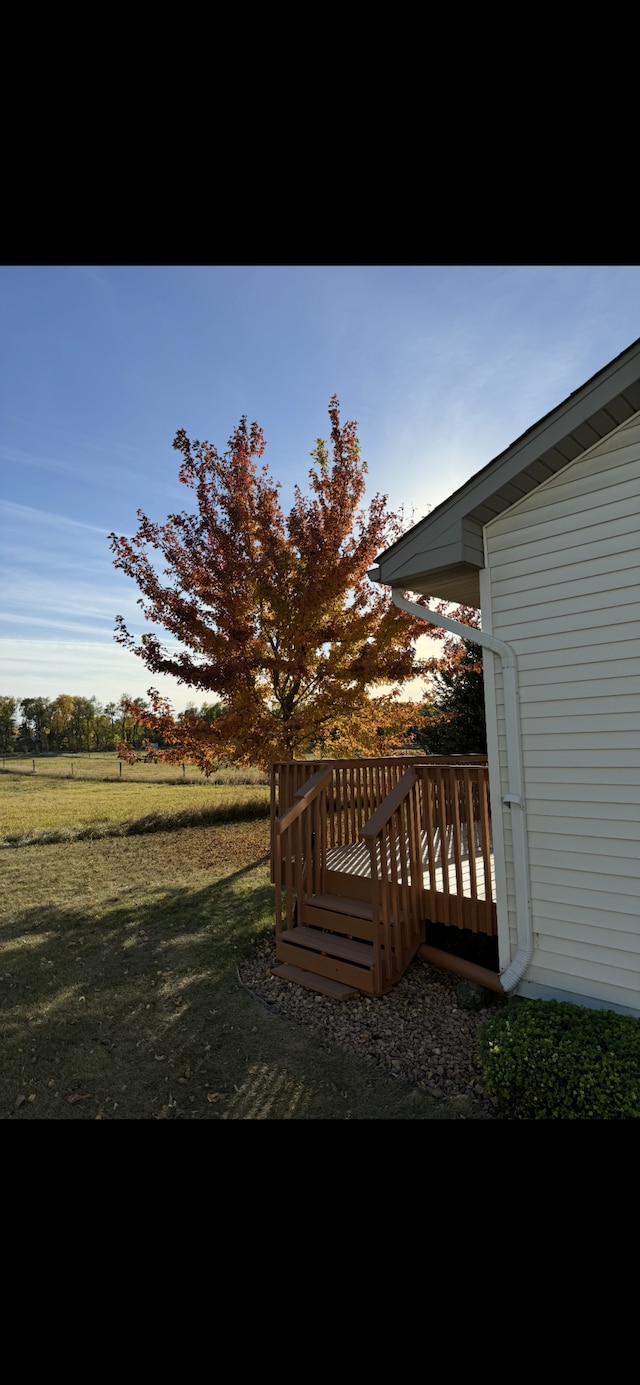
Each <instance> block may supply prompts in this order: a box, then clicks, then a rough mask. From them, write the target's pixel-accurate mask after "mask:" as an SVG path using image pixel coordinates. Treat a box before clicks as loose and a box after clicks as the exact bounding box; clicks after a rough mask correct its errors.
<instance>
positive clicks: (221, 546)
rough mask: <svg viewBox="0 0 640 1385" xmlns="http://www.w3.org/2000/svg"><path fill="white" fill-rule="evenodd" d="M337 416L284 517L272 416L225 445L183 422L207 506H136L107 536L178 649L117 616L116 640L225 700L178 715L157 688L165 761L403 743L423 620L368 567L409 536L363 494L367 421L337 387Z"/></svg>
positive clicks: (185, 456) (243, 425)
mask: <svg viewBox="0 0 640 1385" xmlns="http://www.w3.org/2000/svg"><path fill="white" fill-rule="evenodd" d="M329 418H330V421H331V447H330V449H329V447H328V446H327V444H326V442H325V441H324V440H323V439H321V438H319V439H318V441H317V443H316V446H315V448H314V449H313V451H312V453H311V456H312V458H313V466H312V467H311V469H310V471H309V480H310V495H309V496H307V497H305V496H303V494H302V492H301V490H300V488H299V487H298V486H296V487H295V491H294V503H293V506H292V508H291V509H290V511H289V513H288V514H287V515H286V516H285V515H284V514H283V512H282V509H281V506H280V501H279V490H280V486H279V484H277V483H275V482H274V481H273V480H272V478H271V475H270V473H269V471H268V468H267V466H266V464H262V465H261V466H258V462H259V459H260V458H262V456H263V453H264V450H265V442H264V438H263V434H262V430H261V429H260V428H259V426H258V424H257V423H253V424H252V425H251V426H250V427H249V426H248V425H247V420H246V417H245V418H242V420H241V422H240V424H239V425H238V427H237V428H236V429H235V430H234V432H233V433H232V435H231V438H230V439H229V447H228V450H227V452H225V453H224V454H223V455H222V456H221V455H219V453H218V452H217V450H216V448H215V447H214V446H213V445H212V444H211V443H209V442H198V441H194V442H191V441H190V440H189V438H188V437H187V435H186V433H185V431H184V430H183V429H181V430H180V431H179V432H178V433H177V434H176V437H175V440H174V443H173V446H174V448H175V449H176V451H178V452H179V453H180V454H181V456H182V462H181V465H180V472H179V476H180V480H181V482H182V483H183V484H184V485H185V486H188V487H189V488H190V489H192V490H193V491H194V493H195V497H196V501H197V510H196V512H195V513H191V514H187V513H185V512H183V513H181V514H175V515H170V516H169V518H168V519H167V521H166V523H164V524H156V523H153V522H152V521H151V520H150V519H148V518H147V517H146V515H144V514H143V513H142V511H138V518H139V527H138V531H137V533H136V534H135V536H134V537H133V538H125V537H120V538H118V537H117V536H116V535H115V534H111V535H110V540H111V548H112V551H113V552H114V553H115V562H114V566H115V567H116V568H119V569H120V570H121V571H123V572H125V573H126V574H127V575H128V576H129V577H131V578H132V579H133V580H134V581H135V583H136V585H137V586H138V588H139V590H140V591H141V593H142V596H141V598H140V600H139V603H138V604H139V605H140V606H141V607H142V610H143V612H144V615H145V618H146V619H147V620H148V621H150V622H153V623H157V624H158V625H160V626H162V627H163V628H164V630H165V631H166V632H168V633H169V635H171V636H172V637H173V638H174V640H175V641H176V642H177V644H178V646H179V649H178V652H175V653H173V652H170V651H167V650H166V649H165V648H164V647H163V645H162V643H161V641H160V638H159V636H158V634H157V633H155V632H151V633H149V634H145V635H143V636H142V637H141V639H140V641H139V643H137V642H136V640H135V639H134V637H133V636H132V635H130V634H129V632H128V630H127V629H126V627H125V623H124V620H123V618H122V617H121V616H118V617H116V621H117V631H116V636H115V638H116V640H118V642H119V643H121V644H123V645H125V646H126V647H127V648H129V649H131V650H133V652H134V653H135V654H137V655H138V657H139V658H141V659H142V661H143V663H144V664H145V665H146V667H147V668H148V669H149V670H150V672H151V673H163V674H173V676H174V677H176V678H177V679H178V680H179V682H181V683H184V684H186V685H187V686H189V687H192V688H197V689H199V690H200V691H201V692H202V693H204V694H205V695H206V696H207V698H209V697H210V696H211V694H213V695H215V698H216V699H217V700H220V702H221V703H222V706H223V711H222V714H221V715H219V716H216V717H215V718H211V717H209V718H207V719H204V718H203V717H200V716H199V715H198V714H197V713H196V712H195V711H193V710H192V711H190V712H187V713H184V714H183V715H182V717H181V718H180V722H178V721H177V720H176V718H175V716H174V713H173V711H172V708H171V705H170V704H169V702H168V701H167V700H166V699H164V698H162V697H161V696H160V695H159V693H158V692H156V691H155V690H154V689H150V690H149V694H148V695H149V698H150V701H151V711H150V712H149V713H147V714H146V715H145V717H144V720H145V724H146V726H147V728H148V730H149V733H150V736H149V739H150V740H154V741H157V740H158V739H160V738H162V741H163V742H164V744H165V745H169V747H170V748H169V749H168V750H164V751H163V752H162V755H161V758H163V759H169V760H172V761H177V760H181V759H185V758H189V759H190V760H191V761H192V762H194V763H196V764H198V765H199V766H200V767H201V769H203V770H204V772H205V773H209V772H210V770H211V769H212V768H213V767H214V765H215V763H216V762H217V761H218V760H219V759H220V758H222V757H227V758H230V759H233V760H235V761H236V762H238V763H240V764H248V763H251V764H253V765H257V766H267V765H268V764H269V763H270V762H272V761H274V760H280V759H294V758H297V757H301V756H303V755H304V754H305V752H306V751H308V750H309V749H313V750H314V752H315V753H318V752H321V753H322V754H325V755H327V754H329V755H332V756H340V755H349V754H354V753H361V754H381V753H384V752H385V751H388V750H389V749H390V748H391V747H392V746H396V745H397V744H398V738H400V744H402V743H403V737H404V735H405V734H406V730H407V728H408V726H409V725H410V723H411V721H412V720H415V709H413V708H412V706H411V704H408V705H407V704H404V705H402V704H400V703H399V701H398V697H399V687H400V686H401V685H402V684H403V683H405V682H406V681H407V680H409V679H411V678H414V677H416V675H418V674H420V673H421V672H422V671H423V665H422V664H421V663H420V662H419V660H418V659H417V656H416V651H415V640H416V638H417V637H418V636H419V635H422V634H424V633H425V630H426V628H427V627H425V626H424V625H423V624H422V623H421V622H420V621H414V620H412V619H411V617H409V616H407V615H405V614H404V613H403V612H401V611H399V610H398V609H397V608H396V607H395V606H394V605H393V603H392V601H391V597H390V593H389V592H386V591H384V590H380V589H379V588H377V587H376V586H375V584H373V583H371V582H369V581H368V580H367V577H366V573H367V569H368V568H369V567H370V566H371V564H372V563H373V561H374V559H375V557H376V555H377V554H378V553H379V552H380V551H381V549H383V548H385V547H387V546H388V545H389V544H390V543H391V542H393V541H394V540H395V539H396V538H397V537H399V534H400V533H401V532H402V517H401V515H396V514H393V513H390V512H388V511H387V508H386V496H382V495H376V496H375V497H374V499H373V500H372V501H371V502H370V503H369V505H368V507H364V505H363V499H364V493H365V485H366V481H365V477H366V471H367V468H366V463H365V462H363V461H362V460H361V456H360V446H359V443H358V438H357V433H356V424H355V423H345V424H341V422H340V414H339V404H338V400H337V398H336V397H335V396H334V397H333V398H332V400H331V402H330V405H329ZM154 551H155V553H156V554H158V555H159V557H160V558H161V560H162V564H161V570H160V572H159V571H158V570H157V568H156V567H155V566H154V563H153V562H152V556H151V555H152V554H153V552H154ZM389 686H391V687H392V691H391V692H389V691H388V689H389ZM380 689H383V691H382V692H381V693H380V695H379V696H375V697H372V696H371V693H372V692H375V691H376V690H378V691H379V690H380ZM385 689H386V690H385ZM122 753H123V754H125V755H128V754H129V753H130V752H127V751H126V750H125V749H124V748H123V751H122Z"/></svg>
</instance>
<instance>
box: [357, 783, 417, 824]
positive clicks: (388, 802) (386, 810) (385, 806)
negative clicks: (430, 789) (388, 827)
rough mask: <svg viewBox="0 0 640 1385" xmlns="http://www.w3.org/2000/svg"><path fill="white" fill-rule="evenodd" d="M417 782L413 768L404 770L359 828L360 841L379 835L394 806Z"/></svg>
mask: <svg viewBox="0 0 640 1385" xmlns="http://www.w3.org/2000/svg"><path fill="white" fill-rule="evenodd" d="M417 782H418V776H417V774H416V772H415V770H413V769H407V770H405V772H404V774H403V776H402V778H401V779H399V780H398V782H397V784H396V785H395V788H393V789H392V790H391V793H390V794H387V797H386V798H385V800H384V802H383V803H381V804H380V807H379V808H376V810H375V813H372V815H371V817H370V818H369V821H368V822H365V824H364V827H362V828H361V829H360V837H361V839H362V841H365V842H370V841H372V840H373V839H374V838H375V837H377V836H378V835H379V833H380V831H381V829H382V828H383V827H384V826H385V823H387V822H388V821H389V818H390V817H392V815H393V813H395V811H396V808H398V807H399V805H400V804H401V803H402V800H403V798H406V796H407V794H408V793H409V791H410V789H412V788H413V785H414V784H417Z"/></svg>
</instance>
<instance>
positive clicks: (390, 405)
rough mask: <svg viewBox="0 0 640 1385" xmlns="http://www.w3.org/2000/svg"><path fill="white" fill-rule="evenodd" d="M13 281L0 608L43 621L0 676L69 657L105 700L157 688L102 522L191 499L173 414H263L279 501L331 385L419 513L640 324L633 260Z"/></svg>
mask: <svg viewBox="0 0 640 1385" xmlns="http://www.w3.org/2000/svg"><path fill="white" fill-rule="evenodd" d="M0 292H1V293H2V303H3V313H2V320H1V321H0V352H1V353H2V360H3V378H2V390H1V397H0V478H1V479H0V488H1V490H2V496H3V498H2V500H0V611H1V613H2V616H3V618H4V624H3V626H2V629H3V631H5V632H7V634H9V632H12V631H15V632H17V631H19V630H20V629H21V627H22V629H23V630H24V632H25V633H32V634H33V635H34V638H33V639H16V640H11V639H8V638H7V639H1V640H0V657H2V658H4V660H5V662H4V663H2V667H1V669H0V692H2V691H4V690H5V683H6V681H7V679H8V678H9V671H10V672H11V679H12V680H13V679H15V680H16V690H17V691H21V692H22V693H23V694H24V695H27V694H28V692H29V691H30V690H34V688H33V685H34V684H35V682H37V683H38V686H39V687H41V685H42V680H43V679H44V681H47V680H48V679H49V678H50V677H51V678H53V673H54V671H58V672H59V673H60V676H61V677H62V674H64V673H65V668H66V675H68V674H69V670H70V669H71V670H72V671H73V672H74V675H75V670H76V668H77V670H78V677H80V675H81V674H82V678H83V679H85V680H86V682H85V684H83V686H88V684H90V683H91V681H92V680H95V679H98V682H94V683H93V686H89V687H88V693H89V694H90V693H93V692H95V693H96V695H98V696H101V697H106V696H107V694H106V692H105V690H104V688H103V686H102V683H101V682H100V680H101V679H103V678H104V679H105V680H107V681H109V680H110V679H111V676H112V672H113V671H114V670H115V672H113V678H114V679H115V685H114V684H113V683H112V682H110V683H109V686H110V687H112V688H113V693H114V695H115V694H117V693H118V692H119V691H122V689H123V687H127V686H128V684H129V678H130V679H132V680H133V681H132V682H131V685H130V691H131V692H132V693H133V694H134V695H138V694H140V695H144V692H145V690H146V688H147V686H149V684H150V683H151V682H152V681H153V680H152V679H151V678H150V676H149V675H148V674H147V673H146V671H145V669H144V665H143V664H142V662H141V661H140V660H139V659H136V658H135V656H133V655H132V654H130V653H128V652H127V651H126V650H123V649H122V648H121V647H120V646H118V645H116V644H115V642H114V641H113V639H112V630H113V624H114V621H115V616H116V614H118V613H121V614H123V615H124V617H125V620H126V621H127V624H128V625H129V626H130V628H131V629H132V630H133V631H135V632H141V631H143V630H147V631H148V630H149V629H150V628H151V627H150V626H149V624H148V623H146V622H145V621H144V619H143V617H142V613H141V611H140V608H139V607H138V606H137V604H136V602H137V598H138V596H139V593H138V591H137V589H136V587H135V584H134V583H133V582H130V581H128V580H127V579H126V578H125V577H124V575H123V574H122V573H120V572H118V571H116V570H115V569H114V567H113V555H112V554H111V552H110V550H109V544H108V534H109V533H110V532H111V531H115V532H116V533H117V534H119V535H120V534H123V535H128V536H131V535H133V534H134V533H135V531H136V529H137V511H138V509H142V510H143V511H144V512H145V513H146V514H148V515H149V516H150V517H151V518H152V519H155V520H158V521H160V522H162V521H163V520H164V519H165V518H166V515H167V512H171V511H175V510H182V509H185V510H187V511H191V510H193V508H194V506H195V497H194V495H193V493H192V492H191V491H189V490H187V489H186V488H185V487H184V486H180V485H179V484H178V479H177V475H178V467H179V458H177V456H176V453H175V452H174V451H173V448H172V446H171V444H172V441H173V438H174V436H175V433H176V431H177V429H178V428H181V427H184V428H185V429H186V430H187V433H188V435H189V436H190V437H191V438H196V437H199V438H201V439H202V438H208V439H209V440H210V441H211V442H212V443H214V444H215V445H216V447H217V448H218V450H219V451H220V452H224V451H225V450H226V446H227V439H228V438H229V435H230V433H231V432H232V430H233V429H234V428H235V426H236V425H237V423H238V421H239V419H240V417H241V415H243V414H246V415H247V417H248V419H249V421H250V422H252V421H253V420H254V419H255V420H257V421H258V422H259V423H260V424H261V426H262V427H263V429H264V432H265V436H266V439H267V452H266V456H265V460H266V461H267V463H268V465H269V467H270V468H271V470H272V473H273V475H274V477H275V479H276V480H278V481H280V482H281V484H282V491H281V500H282V505H283V509H284V510H285V512H286V511H287V510H288V508H289V506H290V505H291V503H292V501H293V489H294V486H295V484H296V483H298V484H300V485H301V487H302V489H303V491H306V490H307V486H308V470H309V466H310V464H311V460H310V457H309V453H310V451H311V448H312V447H313V446H314V444H315V440H316V438H317V437H319V436H321V437H324V438H327V437H328V435H329V421H328V417H327V405H328V402H329V399H330V398H331V396H332V395H333V394H334V393H336V394H337V395H338V397H339V399H340V403H341V412H342V417H343V419H344V420H346V419H352V418H354V419H356V420H357V421H358V431H359V436H360V441H361V445H362V455H363V457H364V458H365V459H366V461H367V463H368V466H369V472H368V481H367V493H368V496H369V497H371V496H373V494H374V493H375V492H377V491H382V492H384V493H386V494H388V496H389V503H390V506H391V507H392V508H393V509H398V508H400V507H401V506H404V508H405V512H406V513H411V512H412V511H413V517H414V519H420V518H421V517H422V515H424V514H425V513H426V512H427V511H428V509H429V508H434V507H435V506H436V505H438V504H440V503H441V501H443V500H444V499H445V498H446V497H447V496H448V495H450V494H451V493H452V491H454V490H456V489H457V488H458V487H459V486H460V485H462V484H463V482H464V481H466V480H467V479H468V478H469V477H470V476H471V475H472V474H473V473H474V472H475V471H477V470H478V469H479V467H481V466H484V465H485V464H486V463H487V462H488V461H490V460H491V459H492V457H494V456H496V455H497V454H498V453H499V452H500V451H502V450H503V449H504V448H505V447H507V446H508V445H509V444H510V443H511V442H513V441H514V440H515V439H516V438H517V437H518V436H520V435H521V434H522V433H523V432H524V431H525V430H526V429H527V428H529V427H530V426H532V425H533V424H534V423H536V422H537V420H538V419H539V418H541V417H542V416H543V415H544V414H545V413H547V412H548V411H549V410H550V409H552V408H554V407H555V406H556V405H557V404H559V403H560V402H561V400H562V399H563V398H565V397H566V396H567V395H568V394H569V393H570V392H571V391H572V390H574V389H576V388H578V387H579V386H580V385H581V384H582V383H583V382H584V381H585V380H586V379H588V378H589V376H591V375H592V374H594V373H595V372H596V371H597V370H599V369H600V368H601V367H602V366H604V365H606V363H607V361H609V360H610V359H611V358H612V357H613V356H615V355H616V354H617V353H618V352H620V351H622V350H623V349H624V348H625V347H626V346H628V345H629V344H630V342H632V341H633V340H635V339H636V338H637V337H638V335H639V328H638V304H639V302H640V267H638V266H576V267H571V266H569V267H566V266H455V265H453V266H450V265H449V266H410V265H409V266H401V265H400V266H398V265H395V266H384V265H381V266H366V265H365V266H362V265H356V266H325V265H319V266H313V265H312V266H290V267H289V266H209V267H207V266H202V267H200V266H167V267H162V266H142V267H136V266H111V265H110V266H106V267H105V266H86V265H84V266H60V267H56V266H50V267H47V266H36V267H29V266H18V267H15V266H13V267H12V266H4V267H0ZM158 565H159V567H160V569H161V568H162V560H161V559H160V560H159V564H158ZM56 631H59V632H60V634H61V635H68V637H69V638H68V640H67V641H66V643H65V642H64V641H55V640H53V641H52V640H51V639H48V638H45V637H46V636H47V632H51V633H52V634H53V633H55V632H56ZM36 632H37V633H38V634H40V633H41V634H42V639H40V638H35V636H36ZM158 634H159V635H160V636H161V637H162V634H163V632H162V630H161V629H160V630H159V631H158ZM9 656H10V658H11V663H10V664H7V662H6V659H7V658H8V657H9ZM123 660H124V661H125V662H123ZM52 661H53V662H52ZM56 661H57V662H56ZM125 669H126V670H128V673H127V675H126V676H125V672H124V671H125ZM25 680H26V683H28V684H29V686H26V685H25ZM56 680H57V672H56V679H54V681H53V683H50V684H49V686H50V691H51V693H52V694H53V693H55V691H59V690H60V687H56ZM67 683H68V677H67V676H65V677H64V679H63V684H62V685H64V684H67ZM18 685H19V686H18ZM7 690H8V689H7ZM78 690H80V689H78ZM181 696H182V699H183V701H182V703H181V704H178V703H177V705H185V703H186V701H188V700H189V699H190V693H189V691H188V690H184V689H182V690H181Z"/></svg>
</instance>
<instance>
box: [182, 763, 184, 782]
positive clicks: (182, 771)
mask: <svg viewBox="0 0 640 1385" xmlns="http://www.w3.org/2000/svg"><path fill="white" fill-rule="evenodd" d="M182 778H183V779H184V765H183V766H182Z"/></svg>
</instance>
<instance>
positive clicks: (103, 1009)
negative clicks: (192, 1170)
mask: <svg viewBox="0 0 640 1385" xmlns="http://www.w3.org/2000/svg"><path fill="white" fill-rule="evenodd" d="M266 859H267V858H264V857H263V858H261V860H259V861H253V862H251V863H250V864H248V865H245V866H242V867H241V868H240V869H238V870H234V871H232V872H230V873H229V874H227V875H226V876H221V877H218V878H217V879H215V880H214V881H209V882H208V883H207V884H206V885H205V886H204V887H200V888H195V886H194V887H191V886H190V885H184V884H183V885H181V886H180V887H178V888H171V887H169V888H166V887H162V888H153V887H150V888H148V889H147V888H145V889H143V890H142V891H141V890H140V889H139V888H137V889H136V890H132V891H131V892H130V893H127V889H126V882H124V884H123V886H122V891H121V893H120V894H119V895H118V896H117V898H116V899H110V900H106V901H105V900H102V901H101V902H99V903H98V904H91V903H90V902H89V903H88V904H85V905H83V904H82V902H80V901H79V902H78V903H77V904H75V903H74V904H73V905H71V906H67V907H62V906H59V905H58V906H57V905H54V904H51V905H38V906H31V907H23V908H22V909H21V910H20V912H19V913H18V914H17V915H16V916H15V917H14V919H13V920H12V921H10V922H8V923H7V924H5V925H4V927H3V929H2V935H1V936H2V946H1V951H0V993H1V996H2V1007H1V1009H0V1025H1V1031H2V1046H3V1064H2V1073H1V1075H0V1116H2V1118H5V1119H6V1118H15V1119H25V1118H26V1119H36V1118H40V1119H65V1118H66V1119H69V1118H71V1119H97V1118H99V1119H101V1120H110V1119H115V1120H120V1119H123V1118H124V1119H139V1120H140V1119H141V1120H145V1119H154V1118H155V1119H176V1118H177V1119H231V1120H251V1119H258V1120H261V1119H262V1120H264V1119H267V1120H276V1119H280V1120H290V1119H334V1120H345V1119H350V1118H351V1119H385V1118H386V1119H389V1118H399V1119H421V1118H422V1119H451V1118H453V1116H454V1114H455V1113H454V1111H453V1110H452V1109H447V1107H446V1105H443V1103H439V1104H436V1103H433V1102H430V1101H429V1100H428V1098H426V1097H424V1096H423V1095H422V1094H421V1093H419V1092H417V1091H415V1090H414V1089H412V1088H410V1087H407V1086H405V1085H404V1084H402V1083H399V1082H397V1081H395V1080H394V1079H392V1078H390V1077H388V1076H387V1075H386V1074H383V1073H381V1072H380V1071H379V1070H378V1069H376V1068H375V1067H373V1066H372V1065H371V1064H369V1063H368V1062H366V1061H364V1060H362V1059H359V1058H356V1057H355V1056H353V1055H351V1054H349V1053H347V1052H346V1051H344V1050H341V1049H337V1048H332V1049H325V1048H323V1047H322V1046H321V1045H320V1044H319V1043H318V1041H317V1040H316V1039H315V1038H314V1037H313V1036H311V1035H310V1034H309V1032H308V1031H306V1030H304V1029H302V1028H300V1027H298V1026H297V1025H294V1024H292V1023H291V1022H289V1021H286V1020H284V1019H282V1018H281V1017H280V1016H277V1015H275V1014H273V1013H271V1012H270V1011H269V1010H268V1008H266V1007H265V1006H264V1005H262V1004H260V1003H259V1002H258V1001H257V1000H255V999H254V998H253V997H252V996H251V995H250V994H249V993H248V992H247V990H246V989H245V988H244V987H243V986H242V984H241V983H240V982H239V980H238V976H237V967H238V963H239V962H240V961H241V960H242V957H243V956H244V955H246V952H247V949H248V948H250V947H251V945H252V940H254V941H257V940H258V939H260V938H262V937H264V936H265V934H266V933H267V932H269V931H270V930H271V929H272V928H273V889H272V887H271V885H270V884H269V882H268V879H267V872H266V869H265V867H264V862H265V860H266Z"/></svg>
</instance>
